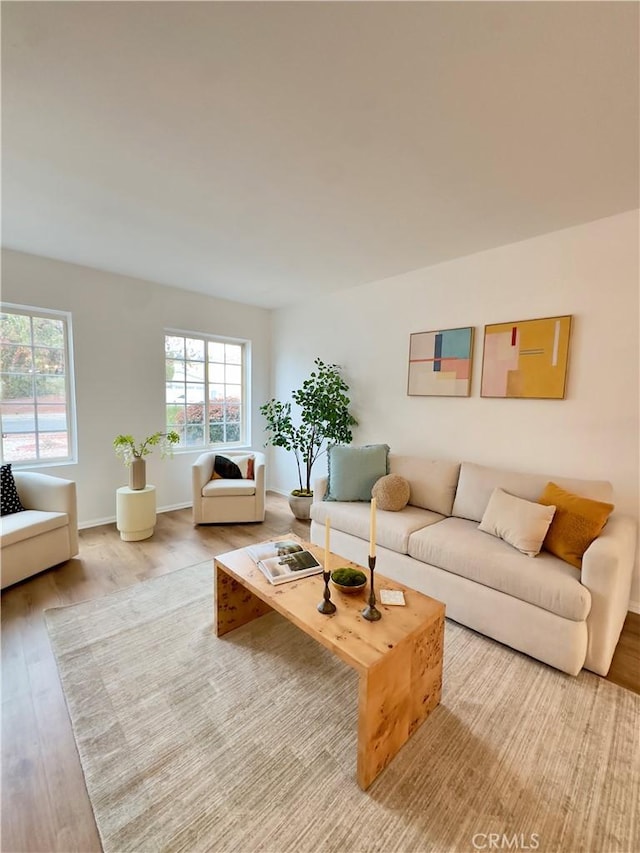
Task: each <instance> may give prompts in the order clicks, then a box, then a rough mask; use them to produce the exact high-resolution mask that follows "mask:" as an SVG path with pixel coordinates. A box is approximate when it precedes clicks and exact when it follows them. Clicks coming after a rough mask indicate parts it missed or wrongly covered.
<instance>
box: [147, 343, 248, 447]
mask: <svg viewBox="0 0 640 853" xmlns="http://www.w3.org/2000/svg"><path fill="white" fill-rule="evenodd" d="M167 337H179V338H191V339H192V340H197V341H203V342H204V347H205V359H204V386H205V406H204V422H203V436H204V438H205V440H204V441H203V443H202V444H179V445H176V447H175V450H176V452H177V453H181V452H182V453H192V452H194V451H203V450H209V449H212V448H217V449H222V448H229V449H232V448H233V449H239V448H244V447H250V446H251V445H250V442H251V418H250V412H251V394H250V387H251V386H250V381H249V380H250V364H251V342H250V341H249V340H246V339H245V338H231V337H227V336H225V335H216V334H209V333H204V332H191V331H187V330H185V329H165V330H164V339H163V353H164V363H165V377H166V364H167V358H168V357H167V353H166V339H167ZM209 343H219V344H233V345H235V346H239V347H241V348H242V365H241V368H242V369H241V380H240V385H241V388H242V403H241V411H240V422H239V423H240V440H239V441H236V442H229V441H221V442H210V441H208V437H209V417H208V412H209V407H208V405H207V403H208V401H209V399H210V398H209V386H210V384H211V385H214V384H218V383H215V382H210V381H209V360H208V358H207V345H208V344H209ZM168 384H169V383H168V381H167V380H166V378H165V395H164V396H165V427H166V429H167V431H168V430H171V429H175V428H176V427H174V426H173V425H171V424H169V423H168V419H167V417H166V411H167V406H170V405H172V403H173V402H174V401H170V400H169V399H168V396H167V386H168ZM184 384H185V389H186V384H187V383H186V379H185V380H184Z"/></svg>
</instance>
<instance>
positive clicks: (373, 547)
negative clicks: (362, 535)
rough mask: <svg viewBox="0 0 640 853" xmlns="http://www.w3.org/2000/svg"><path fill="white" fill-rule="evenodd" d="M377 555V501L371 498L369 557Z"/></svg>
mask: <svg viewBox="0 0 640 853" xmlns="http://www.w3.org/2000/svg"><path fill="white" fill-rule="evenodd" d="M375 555H376V499H375V498H371V526H370V528H369V556H370V557H375Z"/></svg>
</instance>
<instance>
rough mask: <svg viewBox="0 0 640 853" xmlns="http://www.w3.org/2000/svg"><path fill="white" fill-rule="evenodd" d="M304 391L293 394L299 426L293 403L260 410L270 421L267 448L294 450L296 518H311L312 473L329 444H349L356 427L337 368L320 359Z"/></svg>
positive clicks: (275, 403) (271, 403) (275, 402)
mask: <svg viewBox="0 0 640 853" xmlns="http://www.w3.org/2000/svg"><path fill="white" fill-rule="evenodd" d="M314 364H315V370H313V371H312V372H311V374H310V376H309V378H308V379H305V381H304V382H303V383H302V387H300V388H298V389H297V390H296V391H292V393H291V398H292V400H293V402H294V403H295V404H296V405H297V406H298V407H299V422H298V423H297V425H296V424H294V422H293V416H292V413H291V403H290V402H286V403H282V402H280V401H278V400H275V399H272V400H269V402H268V403H264V405H262V406H261V407H260V412H261V413H262V414H263V415H264V417H265V419H266V421H267V427H266V431H267V442H266V443H267V444H268V445H269V444H270V445H272V446H273V447H282V448H283V449H284V450H292V451H293V454H294V456H295V460H296V465H297V468H298V483H299V488H298V489H294V490H293V491H292V492H291V495H290V497H289V506H290V507H291V511H292V512H293V514H294V515H295V517H296V518H301V519H305V518H309V510H310V507H311V501H312V499H313V491H312V489H311V470H312V468H313V465H314V463H315V462H316V460H317V459H318V457H319V456H320V455H321V454H322V453H324V452H325V451H326V449H327V446H328V445H329V444H349V443H350V442H351V440H352V437H353V436H352V434H351V427H352V426H356V425H357V423H358V422H357V421H356V419H355V418H354V417H353V415H352V414H351V413H350V412H349V405H350V400H349V396H348V391H349V386H348V385H347V383H346V382H345V381H344V379H343V378H342V377H341V376H340V368H339V366H338V365H337V364H325V363H324V362H323V361H321V360H320V359H319V358H316V359H315V361H314Z"/></svg>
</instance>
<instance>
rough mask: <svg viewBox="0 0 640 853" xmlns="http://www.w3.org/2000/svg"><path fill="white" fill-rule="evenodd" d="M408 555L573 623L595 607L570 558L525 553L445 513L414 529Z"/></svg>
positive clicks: (463, 520)
mask: <svg viewBox="0 0 640 853" xmlns="http://www.w3.org/2000/svg"><path fill="white" fill-rule="evenodd" d="M409 555H410V556H411V557H414V558H415V559H417V560H420V561H421V562H423V563H429V564H430V565H432V566H437V567H438V568H440V569H445V570H446V571H449V572H453V573H454V574H456V575H461V576H462V577H465V578H468V579H469V580H472V581H475V582H476V583H480V584H483V585H484V586H488V587H491V588H492V589H497V590H499V591H500V592H504V593H506V594H507V595H511V596H513V597H514V598H519V599H520V600H521V601H526V602H528V603H529V604H533V605H535V606H536V607H541V608H543V609H544V610H548V611H549V612H550V613H555V614H556V615H557V616H562V617H563V618H565V619H571V620H573V621H574V622H581V621H583V620H584V619H586V617H587V615H588V613H589V611H590V609H591V594H590V593H589V590H588V589H587V588H586V587H585V586H583V585H582V584H581V583H580V579H579V576H578V574H577V573H576V571H575V569H573V568H572V567H571V566H570V565H569V564H568V563H565V562H564V561H563V560H560V559H558V557H554V556H553V555H552V554H546V553H544V552H542V553H540V554H538V556H537V557H533V558H532V557H527V556H526V555H525V554H521V553H520V552H519V551H517V550H516V549H515V548H513V547H512V546H511V545H509V544H507V543H506V542H503V541H502V539H497V538H496V537H494V536H491V535H490V534H488V533H483V532H482V531H481V530H479V529H478V525H477V524H476V523H475V522H474V521H467V520H466V519H463V518H455V517H452V518H446V519H444V520H443V521H441V522H440V523H439V524H434V525H431V526H430V527H425V528H424V529H423V530H419V531H417V532H416V533H413V534H412V536H411V538H410V539H409Z"/></svg>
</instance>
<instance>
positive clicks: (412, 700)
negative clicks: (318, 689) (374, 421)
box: [214, 535, 445, 790]
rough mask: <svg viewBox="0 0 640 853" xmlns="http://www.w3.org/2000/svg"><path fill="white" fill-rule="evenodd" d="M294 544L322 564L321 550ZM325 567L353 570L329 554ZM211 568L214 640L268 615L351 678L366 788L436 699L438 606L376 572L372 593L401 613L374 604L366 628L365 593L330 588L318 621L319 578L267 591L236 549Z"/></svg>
mask: <svg viewBox="0 0 640 853" xmlns="http://www.w3.org/2000/svg"><path fill="white" fill-rule="evenodd" d="M286 538H287V539H290V538H293V537H291V536H290V535H288V536H287V537H286ZM300 542H301V544H302V545H303V547H306V548H308V549H309V550H310V551H312V552H313V553H314V554H315V555H316V557H317V558H318V560H320V561H321V562H323V561H324V552H323V550H322V549H320V548H318V547H316V546H315V545H311V544H310V543H308V542H302V540H300ZM330 563H331V565H330V568H331V569H336V568H338V567H339V566H354V565H355V564H354V563H350V562H349V561H348V560H345V559H344V558H343V557H339V556H337V555H336V554H331V560H330ZM214 566H215V595H214V621H215V626H216V634H217V636H218V637H221V636H223V635H224V634H227V633H228V632H229V631H233V630H234V629H235V628H239V627H240V626H241V625H246V624H247V623H248V622H251V621H252V620H253V619H257V618H258V617H259V616H263V615H264V614H265V613H269V612H270V611H272V610H276V611H277V612H278V613H280V614H281V615H282V616H284V617H285V618H286V619H288V620H289V621H290V622H293V624H294V625H297V626H298V628H300V629H301V630H302V631H304V632H305V634H308V635H309V636H310V637H313V639H314V640H317V641H318V642H319V643H321V644H322V645H323V646H325V648H327V649H329V650H330V651H332V652H333V653H334V654H335V655H336V656H337V657H339V658H340V660H342V661H344V662H345V663H347V664H349V666H351V667H353V668H354V669H355V670H356V671H357V672H358V674H359V676H360V682H359V685H358V768H357V777H358V784H359V785H360V787H361V788H362V789H363V790H366V789H367V788H368V787H369V785H370V784H371V783H372V782H373V780H374V779H375V778H376V776H377V775H378V774H379V773H380V772H381V771H382V770H384V768H385V767H386V766H387V764H388V763H389V762H390V761H391V759H392V758H393V757H394V755H395V754H396V753H397V752H398V750H399V749H400V747H401V746H402V745H403V744H404V743H406V741H407V740H408V739H409V738H410V737H411V735H412V734H413V733H414V732H415V730H416V729H417V728H418V726H419V725H420V724H421V723H422V722H423V721H424V720H425V719H426V717H427V716H428V715H429V714H430V713H431V711H433V709H434V708H435V707H436V705H437V704H438V702H439V701H440V695H441V692H442V649H443V641H444V613H445V608H444V604H442V603H441V602H440V601H436V600H435V599H433V598H429V597H428V596H426V595H422V593H420V592H416V590H413V589H409V588H407V587H406V586H403V585H402V584H400V583H397V581H392V580H389V579H388V578H385V577H382V576H380V575H379V574H378V573H377V572H376V575H375V577H376V590H380V589H402V590H404V595H405V601H406V606H405V607H401V606H384V605H381V604H380V602H379V601H378V604H377V607H378V609H379V610H380V612H381V613H382V619H380V621H379V622H367V621H366V619H363V618H362V616H361V615H360V611H361V610H362V609H363V608H364V607H365V605H366V603H367V601H366V596H367V595H368V587H367V592H366V593H365V594H360V595H348V594H345V593H341V592H339V591H338V590H336V589H335V588H334V587H333V585H331V587H332V588H331V600H332V601H333V602H334V603H335V604H336V606H337V611H336V613H334V614H333V615H332V616H323V615H322V614H321V613H319V612H318V611H317V609H316V605H317V604H318V602H320V601H321V600H322V593H323V590H324V581H323V580H322V575H314V576H313V577H307V578H301V579H300V580H296V581H290V582H289V583H284V584H279V585H278V586H272V585H271V584H270V583H269V582H268V581H267V579H266V578H265V577H264V575H263V574H262V572H261V571H260V569H259V568H258V567H257V566H256V564H255V563H254V562H253V560H252V559H251V557H249V555H248V554H247V552H246V551H245V550H244V549H243V548H240V549H239V550H237V551H230V552H229V553H227V554H221V555H220V556H219V557H216V558H215V560H214ZM364 571H365V574H366V575H367V576H368V575H369V572H368V570H364ZM377 597H378V599H379V598H380V596H379V594H378V596H377Z"/></svg>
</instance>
